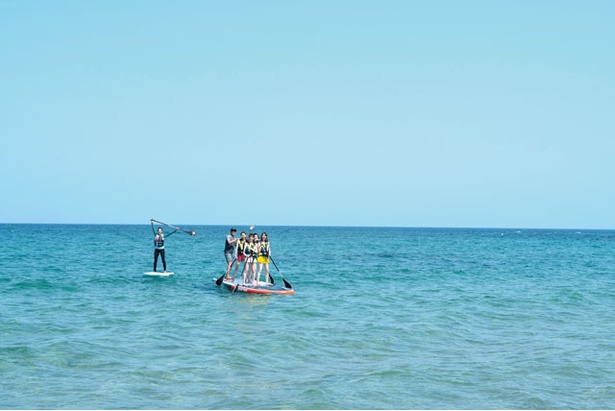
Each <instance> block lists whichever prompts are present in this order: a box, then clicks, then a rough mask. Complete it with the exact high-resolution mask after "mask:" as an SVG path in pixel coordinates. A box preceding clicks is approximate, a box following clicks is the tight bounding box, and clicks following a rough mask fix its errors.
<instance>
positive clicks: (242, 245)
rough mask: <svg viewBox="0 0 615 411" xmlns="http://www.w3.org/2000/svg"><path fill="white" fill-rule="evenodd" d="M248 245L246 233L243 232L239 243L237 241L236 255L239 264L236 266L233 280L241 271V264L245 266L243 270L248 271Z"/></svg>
mask: <svg viewBox="0 0 615 411" xmlns="http://www.w3.org/2000/svg"><path fill="white" fill-rule="evenodd" d="M247 245H248V243H247V242H246V232H245V231H242V232H241V236H240V238H239V241H237V247H236V248H235V255H236V256H237V264H235V272H234V273H233V280H234V279H235V277H237V272H238V271H239V266H241V263H244V264H243V269H244V270H245V269H246V264H245V262H244V261H246V252H247V251H248V247H247ZM242 273H243V271H242Z"/></svg>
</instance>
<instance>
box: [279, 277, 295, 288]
mask: <svg viewBox="0 0 615 411" xmlns="http://www.w3.org/2000/svg"><path fill="white" fill-rule="evenodd" d="M282 281H284V287H286V288H293V286H292V285H290V283H289V282H288V281H286V280H285V279H284V278H282Z"/></svg>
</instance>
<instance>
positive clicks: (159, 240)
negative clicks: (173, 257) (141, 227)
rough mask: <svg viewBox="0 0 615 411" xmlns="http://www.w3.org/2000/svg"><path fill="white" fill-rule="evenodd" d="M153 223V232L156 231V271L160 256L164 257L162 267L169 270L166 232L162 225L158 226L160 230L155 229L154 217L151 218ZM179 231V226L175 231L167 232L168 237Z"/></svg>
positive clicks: (165, 270)
mask: <svg viewBox="0 0 615 411" xmlns="http://www.w3.org/2000/svg"><path fill="white" fill-rule="evenodd" d="M149 221H150V223H151V224H152V232H153V233H154V272H156V268H157V266H158V256H160V258H161V259H162V268H163V269H164V272H165V273H166V272H167V260H166V259H165V256H164V233H163V231H162V227H158V231H157V232H156V230H154V219H150V220H149ZM178 231H179V228H178V227H175V231H172V232H170V233H168V234H167V237H170V236H171V235H173V234H175V233H176V232H178Z"/></svg>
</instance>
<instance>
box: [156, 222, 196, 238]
mask: <svg viewBox="0 0 615 411" xmlns="http://www.w3.org/2000/svg"><path fill="white" fill-rule="evenodd" d="M151 221H153V222H155V223H158V224H162V225H164V226H167V227H169V228H176V229H178V230H180V231H183V232H184V233H186V234H190V235H193V236H194V235H196V231H194V230H184V229H183V228H179V227H175V226H174V225H171V224H167V223H163V222H162V221H158V220H154V219H152V220H151Z"/></svg>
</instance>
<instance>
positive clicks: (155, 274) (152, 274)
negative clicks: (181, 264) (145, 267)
mask: <svg viewBox="0 0 615 411" xmlns="http://www.w3.org/2000/svg"><path fill="white" fill-rule="evenodd" d="M174 274H175V273H174V272H173V271H167V272H166V273H163V272H160V271H148V272H146V273H143V275H144V276H146V277H168V276H170V275H174Z"/></svg>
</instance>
